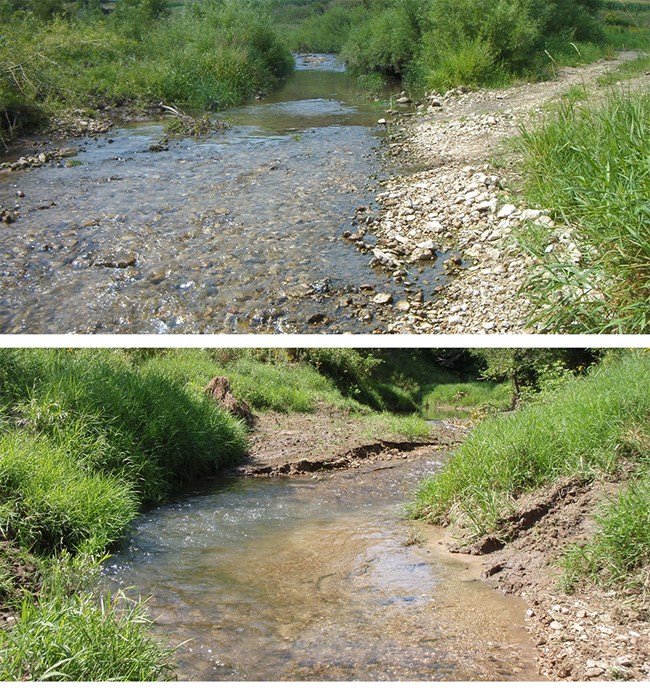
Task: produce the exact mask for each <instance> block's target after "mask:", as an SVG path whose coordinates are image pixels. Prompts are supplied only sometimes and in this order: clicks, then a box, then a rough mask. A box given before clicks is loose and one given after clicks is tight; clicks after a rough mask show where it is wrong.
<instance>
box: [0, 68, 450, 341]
mask: <svg viewBox="0 0 650 695" xmlns="http://www.w3.org/2000/svg"><path fill="white" fill-rule="evenodd" d="M321 58H322V59H321ZM298 67H299V68H301V69H298V70H296V72H295V73H294V75H293V76H292V77H291V78H290V79H289V80H287V81H286V83H285V84H284V85H283V86H282V87H281V88H280V89H279V90H278V91H277V92H275V93H273V94H272V95H270V96H269V97H268V98H266V99H263V100H261V101H255V102H253V103H251V104H248V105H246V106H244V107H240V108H237V109H232V110H230V111H228V112H226V114H225V117H226V119H227V120H228V122H229V123H230V125H231V127H230V128H229V129H227V130H225V131H223V132H220V133H216V134H213V135H210V136H206V137H201V138H184V139H172V138H170V139H169V142H168V145H167V147H168V149H164V148H163V151H155V152H154V151H151V150H150V147H151V146H152V145H154V144H156V143H160V142H161V140H162V139H163V137H164V130H163V124H162V122H154V123H144V124H142V123H141V124H132V125H130V126H129V127H123V128H119V129H118V130H116V131H115V132H112V133H110V134H108V135H106V136H101V137H98V138H96V139H85V140H82V141H78V142H76V143H72V144H74V145H75V146H77V147H78V149H79V151H78V154H77V155H76V156H75V157H74V158H73V159H72V160H70V159H69V160H67V164H68V165H73V166H46V167H43V168H41V169H39V170H33V171H24V172H12V173H11V174H6V173H4V174H0V181H2V188H1V189H0V205H5V206H9V205H11V206H13V205H14V203H15V201H16V197H15V193H16V190H18V189H20V190H21V191H23V192H24V194H25V198H23V199H21V214H20V216H19V218H18V219H17V220H16V222H15V223H14V224H12V225H7V226H6V228H5V229H4V230H3V235H2V238H1V239H0V288H1V292H2V300H1V301H0V330H1V331H3V332H5V333H10V332H29V333H52V332H54V333H63V332H84V333H98V332H103V333H168V332H177V333H178V332H184V333H190V332H193V333H222V332H320V331H327V332H329V333H336V332H355V333H363V332H371V331H382V330H384V329H385V327H386V325H387V322H389V321H390V320H391V318H392V317H391V315H390V311H387V312H386V311H385V310H384V309H380V308H378V307H376V306H374V305H373V303H372V301H370V299H369V296H368V293H370V295H371V296H372V292H373V291H376V292H389V293H392V294H393V295H394V298H395V301H396V302H397V301H398V300H399V299H402V298H406V297H407V296H408V293H409V292H415V291H417V290H418V289H420V288H421V289H423V290H424V292H425V294H426V295H427V296H431V293H432V292H433V289H434V288H435V287H436V285H437V284H438V283H440V282H441V281H442V271H441V264H442V260H443V258H442V257H441V258H440V261H439V262H438V263H437V264H431V265H423V266H421V267H419V268H417V267H414V268H412V269H411V271H412V272H411V276H410V277H409V278H408V279H409V280H410V281H411V282H412V285H411V286H410V287H405V286H404V285H403V284H401V283H400V282H399V281H397V280H395V279H394V278H393V277H392V276H391V275H390V274H387V273H385V272H382V271H376V270H374V269H372V268H370V267H369V262H370V260H371V258H372V256H371V254H369V253H367V252H365V253H362V252H361V251H359V249H357V248H356V247H355V246H354V245H353V244H351V243H349V242H346V241H343V240H342V238H341V235H342V233H343V232H344V231H347V230H352V231H353V230H354V228H353V225H354V224H355V223H354V222H353V218H354V215H355V211H356V210H357V208H359V207H360V206H369V209H370V210H371V209H372V208H371V206H372V202H373V197H374V193H373V185H374V184H373V182H375V181H376V180H377V179H378V178H381V177H382V176H383V175H385V170H384V169H383V167H384V165H383V164H382V161H381V157H380V156H379V155H378V152H377V148H378V146H379V144H380V141H379V136H380V132H378V131H377V128H376V127H374V126H375V125H376V123H377V119H378V117H379V116H380V115H381V113H382V110H383V109H385V103H384V102H381V101H375V100H372V99H368V98H365V97H363V96H360V95H359V93H358V88H357V87H356V85H355V83H354V82H353V81H352V80H351V79H350V77H349V76H348V75H346V73H345V72H343V71H342V69H341V68H340V66H337V65H336V64H335V63H334V62H333V61H332V60H331V58H328V57H318V56H315V57H311V58H309V59H303V60H302V62H301V63H299V66H298ZM364 286H365V290H362V289H361V288H362V287H364ZM382 311H384V313H382Z"/></svg>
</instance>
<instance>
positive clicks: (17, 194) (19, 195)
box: [16, 191, 25, 198]
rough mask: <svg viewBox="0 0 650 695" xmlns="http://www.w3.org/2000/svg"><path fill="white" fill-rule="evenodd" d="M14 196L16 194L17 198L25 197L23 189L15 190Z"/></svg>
mask: <svg viewBox="0 0 650 695" xmlns="http://www.w3.org/2000/svg"><path fill="white" fill-rule="evenodd" d="M16 196H17V197H18V198H24V197H25V194H24V193H23V191H16Z"/></svg>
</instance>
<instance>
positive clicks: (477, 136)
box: [368, 53, 650, 334]
mask: <svg viewBox="0 0 650 695" xmlns="http://www.w3.org/2000/svg"><path fill="white" fill-rule="evenodd" d="M633 57H634V54H629V53H628V54H622V55H621V56H619V58H617V59H616V60H612V61H600V62H597V63H594V64H592V65H589V66H586V67H581V68H565V69H563V70H561V71H560V73H559V75H558V77H557V78H556V79H554V80H552V81H549V82H540V83H533V84H523V85H517V86H514V87H511V88H509V89H504V90H489V91H488V90H481V91H477V92H465V90H463V89H462V88H461V89H457V90H452V92H450V93H448V94H446V95H445V96H444V97H443V96H440V95H432V96H430V97H429V98H428V101H427V102H425V103H424V104H422V105H421V106H420V107H419V113H418V115H417V116H416V117H413V118H410V119H403V118H397V119H396V120H395V121H393V122H392V123H391V122H389V123H388V124H387V132H388V140H389V142H390V141H392V144H389V152H390V153H391V154H394V155H395V156H398V157H400V158H401V159H402V160H404V162H405V164H406V165H407V166H409V167H419V168H421V169H423V170H421V171H419V172H418V173H415V174H412V175H406V176H400V177H397V178H394V179H392V180H390V181H389V182H387V184H386V190H385V191H384V192H383V193H381V194H380V195H378V196H377V201H378V203H379V205H380V207H381V213H380V216H379V217H378V218H377V219H376V220H375V221H374V222H371V223H370V224H369V225H368V231H371V232H372V233H373V234H375V235H376V236H377V237H378V242H377V244H376V245H375V247H374V248H373V249H372V252H373V253H374V254H375V257H376V258H377V259H378V262H379V263H381V264H382V265H384V266H385V267H386V268H387V269H388V270H390V271H392V272H394V273H402V274H403V275H404V276H405V275H406V272H405V270H408V273H416V270H417V267H418V265H419V266H420V267H422V264H423V263H427V262H430V261H431V260H432V259H434V260H435V257H436V255H435V254H436V252H438V251H440V252H443V253H448V252H450V251H453V252H456V255H452V256H451V257H450V258H449V259H448V260H447V261H445V267H446V271H447V275H448V276H449V278H450V282H449V283H448V284H447V285H445V286H444V287H441V288H438V289H437V290H436V291H434V292H433V293H431V294H430V295H429V296H426V294H425V295H424V296H422V294H417V293H414V294H413V296H412V298H411V301H409V302H400V303H399V304H398V305H397V306H396V307H395V309H396V311H395V320H394V321H393V322H392V323H391V324H390V326H389V331H390V332H393V333H479V334H483V333H528V332H539V330H540V329H539V327H535V326H530V325H528V323H529V313H530V312H529V308H530V304H529V301H528V300H527V299H526V298H525V297H523V296H521V295H520V294H519V292H520V289H521V287H522V284H523V283H524V281H525V279H526V277H527V275H528V273H529V269H530V267H531V266H532V265H534V263H535V260H534V259H533V258H531V257H530V256H528V255H527V254H526V253H525V252H524V251H523V250H522V248H521V247H520V246H519V244H518V243H517V241H516V239H515V231H516V229H517V228H518V227H519V226H521V225H522V224H524V223H528V222H530V223H533V224H537V225H541V226H543V227H544V228H546V229H547V230H548V238H549V244H553V245H554V250H555V253H559V254H560V255H563V256H565V257H568V258H569V259H571V261H572V262H575V263H579V262H580V251H579V249H578V248H577V246H576V244H575V242H574V240H573V239H572V235H571V232H570V230H566V229H559V228H556V225H555V222H554V221H553V220H552V219H551V218H550V217H549V216H548V214H547V211H544V210H533V209H526V208H525V206H523V205H521V203H520V202H518V201H517V200H516V199H514V198H510V197H509V195H510V193H511V192H510V191H509V190H508V184H507V182H508V181H513V180H515V179H516V177H517V174H516V166H515V165H514V162H513V161H508V158H510V159H512V155H511V154H505V155H504V147H503V146H504V143H505V142H506V141H507V139H508V138H511V137H513V136H515V135H517V134H518V132H519V128H520V127H521V126H522V125H528V126H529V125H531V124H533V123H534V122H535V121H536V120H539V119H540V117H541V116H542V115H543V113H544V111H545V109H546V108H547V106H548V105H549V104H550V103H551V102H553V101H554V100H557V99H558V98H560V97H561V96H562V95H563V94H566V92H567V91H568V90H569V89H570V88H571V87H584V89H585V90H586V92H587V93H588V94H590V95H592V94H594V93H595V92H596V91H597V90H598V89H602V88H599V87H598V85H597V79H598V78H599V77H601V76H603V75H604V74H606V73H608V72H610V71H612V70H613V69H615V68H616V67H617V66H618V65H620V63H621V62H623V61H625V60H629V59H631V58H633ZM649 82H650V78H649V77H648V76H643V77H642V78H640V79H638V80H635V86H642V85H647V84H648V83H649ZM495 160H501V161H499V167H498V168H497V167H496V166H495V164H494V161H495ZM405 279H406V278H405Z"/></svg>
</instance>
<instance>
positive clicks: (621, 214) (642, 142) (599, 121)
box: [521, 93, 650, 333]
mask: <svg viewBox="0 0 650 695" xmlns="http://www.w3.org/2000/svg"><path fill="white" fill-rule="evenodd" d="M649 124H650V97H649V96H648V95H647V94H643V93H638V94H612V95H611V96H610V97H609V98H608V99H607V100H606V102H605V103H604V104H601V105H600V106H596V107H594V106H585V105H577V104H576V103H575V102H573V101H568V102H567V103H565V104H563V105H562V107H561V108H560V109H559V111H558V112H557V113H554V114H552V115H551V116H550V117H549V118H548V120H547V122H546V124H545V125H543V126H542V127H541V128H538V129H536V130H532V131H525V132H524V133H523V135H522V138H521V149H522V150H523V154H524V161H523V163H522V170H523V172H524V177H525V180H526V184H525V190H524V194H525V196H526V198H527V199H528V200H529V201H530V202H531V204H532V205H538V206H540V207H541V208H546V209H549V210H551V211H552V213H553V215H554V217H555V218H556V219H557V220H558V221H559V222H560V223H562V224H563V225H566V226H568V227H569V228H571V229H573V230H574V232H573V236H574V238H573V243H574V244H575V245H576V246H577V248H578V250H579V253H580V257H579V259H578V260H577V261H576V259H575V258H573V257H571V256H570V255H569V254H567V253H564V252H563V246H562V245H561V244H560V245H559V246H558V247H557V248H558V250H557V251H556V250H553V251H547V250H546V249H547V248H548V245H549V244H550V243H552V242H553V241H554V238H553V235H552V234H549V231H548V230H543V229H542V228H540V227H537V228H535V227H534V226H533V225H531V227H530V229H528V230H527V231H526V233H525V235H524V238H523V243H524V246H525V247H526V248H527V250H528V251H529V252H530V253H532V254H533V255H535V256H536V257H537V258H538V259H539V260H540V265H539V268H538V270H537V272H536V273H535V274H534V275H533V277H532V279H531V281H530V283H529V287H528V289H529V292H530V294H531V297H532V298H533V300H534V302H535V305H536V307H537V310H536V313H535V314H534V320H536V321H539V322H541V323H542V324H543V326H544V328H545V330H548V331H552V332H575V333H586V332H622V333H646V332H647V329H648V325H649V324H650V311H649V309H648V307H649V306H650V303H649V299H650V273H649V272H648V271H649V269H650V236H649V233H648V232H649V229H650V222H649V219H648V218H649V210H648V199H650V177H648V158H649V157H650V144H649V143H650V125H649ZM553 248H554V247H551V249H553Z"/></svg>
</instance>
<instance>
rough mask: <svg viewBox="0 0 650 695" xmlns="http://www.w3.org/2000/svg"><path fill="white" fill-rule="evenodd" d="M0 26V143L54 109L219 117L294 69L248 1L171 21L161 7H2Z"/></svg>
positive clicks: (17, 3)
mask: <svg viewBox="0 0 650 695" xmlns="http://www.w3.org/2000/svg"><path fill="white" fill-rule="evenodd" d="M46 7H47V11H46V9H45V8H46ZM92 8H94V9H92ZM0 18H2V22H3V25H2V29H1V30H0V38H1V39H2V40H0V126H1V128H2V131H0V134H1V133H2V132H3V131H4V134H5V137H8V136H9V135H11V134H15V133H16V132H18V131H20V129H24V130H27V129H29V128H32V127H34V126H36V125H37V124H38V123H39V122H42V121H43V120H44V119H45V118H46V117H47V116H48V115H49V114H51V113H54V112H56V111H58V110H60V109H61V108H62V107H70V106H74V107H83V108H85V109H91V110H92V109H96V108H100V107H102V108H103V107H105V106H109V107H110V106H123V105H125V104H131V105H136V106H138V107H140V108H147V107H150V106H152V105H157V104H159V103H160V102H164V103H166V104H170V105H171V104H176V105H181V106H186V107H189V108H195V109H211V110H215V109H222V108H224V107H227V106H231V105H233V104H236V103H239V102H241V101H243V100H244V99H247V98H250V97H251V96H253V95H254V94H255V93H258V92H265V91H267V90H268V89H270V88H272V87H273V86H274V84H276V83H277V81H278V79H280V78H282V77H284V76H286V75H287V74H288V73H289V72H290V71H291V69H292V66H293V58H292V56H291V54H290V52H289V50H288V49H287V48H286V47H285V45H284V43H283V42H282V41H281V39H280V38H279V37H278V35H277V34H276V32H275V31H274V29H273V28H272V26H271V23H270V21H269V19H268V17H267V16H266V15H265V13H264V11H263V9H262V8H261V4H260V3H259V2H254V1H250V2H248V1H241V2H238V1H237V0H209V1H207V2H201V3H192V4H187V5H184V6H183V7H182V8H178V9H177V10H176V11H174V12H173V13H171V12H170V11H169V8H168V6H167V3H166V2H165V0H117V2H116V4H115V11H114V12H112V13H111V14H109V15H108V16H105V15H103V14H102V13H101V12H100V11H99V7H98V5H91V6H89V5H87V4H85V3H81V2H80V3H79V4H74V3H73V4H67V3H66V4H65V5H64V4H63V3H58V4H57V1H56V0H51V2H48V1H47V0H25V1H24V2H23V0H4V2H2V4H0Z"/></svg>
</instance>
